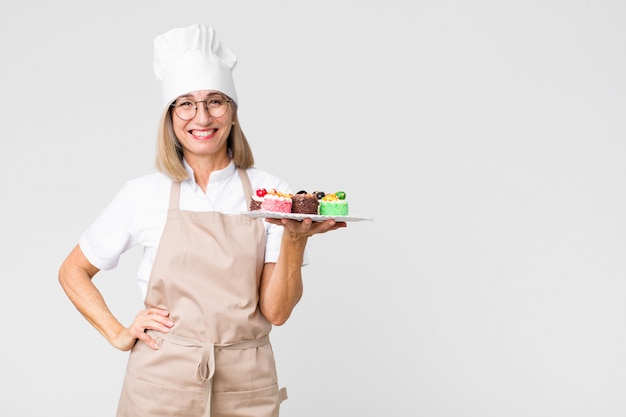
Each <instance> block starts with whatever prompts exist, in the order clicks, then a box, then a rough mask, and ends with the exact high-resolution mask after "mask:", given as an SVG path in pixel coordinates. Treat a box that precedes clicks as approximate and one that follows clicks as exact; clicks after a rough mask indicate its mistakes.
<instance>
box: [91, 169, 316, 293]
mask: <svg viewBox="0 0 626 417" xmlns="http://www.w3.org/2000/svg"><path fill="white" fill-rule="evenodd" d="M185 168H186V169H187V171H188V172H189V173H190V178H189V179H187V180H185V181H183V182H182V183H181V190H180V209H181V210H186V211H217V212H220V213H226V214H231V213H238V212H241V211H244V210H247V209H248V207H249V203H250V202H249V201H245V198H244V194H243V188H242V184H241V180H240V178H239V175H238V173H237V168H236V167H235V164H234V163H233V162H232V161H231V163H230V165H228V166H227V167H226V168H225V169H223V170H220V171H214V172H212V173H211V176H210V178H209V183H208V185H207V191H206V193H204V192H203V191H202V189H201V188H200V187H199V186H198V185H197V184H196V182H195V179H194V175H193V170H192V169H191V167H190V166H189V165H187V164H186V163H185ZM246 172H247V174H248V177H249V178H250V183H251V185H252V192H253V193H254V192H255V191H256V190H257V189H258V188H265V189H267V190H269V189H272V188H275V189H276V190H278V191H281V192H284V193H291V189H290V187H289V185H288V184H287V182H285V181H284V180H283V179H281V178H279V177H277V176H275V175H272V174H270V173H268V172H266V171H263V170H260V169H257V168H249V169H248V170H247V171H246ZM171 184H172V181H171V179H170V178H169V177H167V176H166V175H164V174H162V173H153V174H148V175H144V176H142V177H139V178H136V179H133V180H130V181H128V182H127V183H126V184H125V185H124V186H123V187H122V189H121V190H120V191H119V193H118V194H117V195H116V196H115V197H114V199H113V201H111V202H110V203H109V204H108V206H107V207H106V208H105V209H104V210H103V211H102V212H101V213H100V215H99V216H98V217H97V218H96V220H95V221H94V222H93V223H92V224H91V225H90V226H89V227H88V228H87V230H86V231H85V232H84V233H83V234H82V235H81V237H80V239H79V245H80V248H81V250H82V251H83V253H84V255H85V256H86V257H87V259H88V260H89V262H91V263H92V264H93V265H94V266H95V267H97V268H99V269H101V270H107V269H112V268H114V267H116V266H117V264H118V262H119V258H120V256H121V255H122V253H124V252H126V251H127V250H129V249H130V248H132V247H134V246H136V245H141V246H143V256H142V259H141V262H140V265H139V270H138V272H137V279H138V284H139V287H140V289H141V292H142V294H143V296H144V297H145V295H146V291H147V287H148V279H149V277H150V271H152V265H153V263H154V257H155V255H156V250H157V247H158V246H159V241H160V239H161V235H162V233H163V229H164V227H165V221H166V218H167V210H168V205H169V197H170V188H171ZM265 230H266V232H267V242H266V246H265V262H276V260H277V259H278V253H279V251H280V242H281V237H282V233H283V228H282V227H281V226H275V225H273V224H270V223H267V222H265ZM306 258H307V256H306V253H305V262H304V265H306V264H307V263H308V261H307V259H306Z"/></svg>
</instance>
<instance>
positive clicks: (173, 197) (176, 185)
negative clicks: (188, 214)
mask: <svg viewBox="0 0 626 417" xmlns="http://www.w3.org/2000/svg"><path fill="white" fill-rule="evenodd" d="M179 202H180V181H172V187H171V188H170V207H169V209H170V210H178V208H179V207H180V204H179Z"/></svg>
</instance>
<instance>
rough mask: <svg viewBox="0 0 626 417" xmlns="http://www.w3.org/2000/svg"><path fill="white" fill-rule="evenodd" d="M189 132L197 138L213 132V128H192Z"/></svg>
mask: <svg viewBox="0 0 626 417" xmlns="http://www.w3.org/2000/svg"><path fill="white" fill-rule="evenodd" d="M191 133H192V134H193V135H194V136H197V137H199V138H205V137H207V136H209V135H212V134H213V133H215V130H193V131H192V132H191Z"/></svg>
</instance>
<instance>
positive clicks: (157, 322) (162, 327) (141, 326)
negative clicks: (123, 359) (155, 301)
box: [113, 307, 174, 350]
mask: <svg viewBox="0 0 626 417" xmlns="http://www.w3.org/2000/svg"><path fill="white" fill-rule="evenodd" d="M169 316H170V313H169V311H167V310H163V309H161V308H156V307H150V308H147V309H145V310H141V311H140V312H139V313H137V316H136V317H135V320H134V321H133V323H132V324H131V325H130V327H128V328H124V329H122V331H121V332H120V334H119V335H118V337H117V340H116V341H114V342H113V344H114V345H115V346H116V347H117V348H118V349H120V350H130V349H132V347H133V346H134V344H135V342H136V341H137V339H139V340H140V341H142V342H144V343H146V344H147V345H148V346H150V347H151V348H152V349H158V348H159V345H158V344H157V342H156V341H155V340H154V339H153V338H152V337H150V335H149V334H148V333H146V331H147V330H156V331H158V332H161V333H168V332H169V331H170V329H171V328H172V327H173V326H174V322H173V321H172V320H171V319H170V317H169Z"/></svg>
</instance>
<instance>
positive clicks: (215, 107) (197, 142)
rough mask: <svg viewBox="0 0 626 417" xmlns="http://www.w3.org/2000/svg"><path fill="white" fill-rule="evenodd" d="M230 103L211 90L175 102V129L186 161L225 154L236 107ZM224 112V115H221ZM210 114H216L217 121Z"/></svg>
mask: <svg viewBox="0 0 626 417" xmlns="http://www.w3.org/2000/svg"><path fill="white" fill-rule="evenodd" d="M227 100H228V99H227V98H226V96H225V95H223V94H222V93H220V92H219V91H212V90H200V91H194V92H191V93H189V94H185V95H182V96H180V97H178V98H177V99H176V101H175V102H174V109H173V111H172V125H173V127H174V133H175V134H176V138H177V139H178V141H179V142H180V144H181V145H182V147H183V155H184V156H185V157H187V158H189V157H191V156H192V155H193V156H199V157H201V156H209V155H221V154H222V153H225V152H226V147H227V141H228V135H229V134H230V129H231V127H232V124H233V106H232V105H231V103H229V102H228V101H227ZM223 106H225V107H223ZM194 107H195V108H196V111H195V115H194V110H193V109H194ZM207 109H208V110H207ZM222 111H224V114H222V115H219V114H220V113H221V112H222ZM211 114H214V115H216V114H217V115H218V117H215V116H212V115H211ZM184 119H189V120H184Z"/></svg>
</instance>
